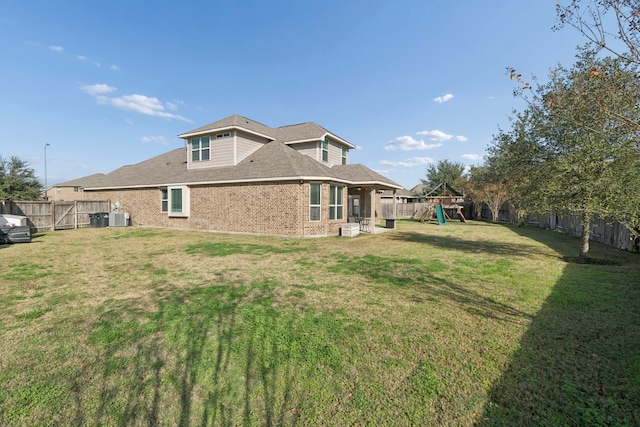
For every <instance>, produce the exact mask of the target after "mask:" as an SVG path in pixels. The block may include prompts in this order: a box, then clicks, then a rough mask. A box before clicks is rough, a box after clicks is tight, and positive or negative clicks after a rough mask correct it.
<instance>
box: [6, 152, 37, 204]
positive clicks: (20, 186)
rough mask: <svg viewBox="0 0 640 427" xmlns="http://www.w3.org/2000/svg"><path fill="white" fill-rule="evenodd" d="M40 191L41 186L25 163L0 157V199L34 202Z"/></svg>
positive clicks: (13, 157) (15, 158) (16, 158)
mask: <svg viewBox="0 0 640 427" xmlns="http://www.w3.org/2000/svg"><path fill="white" fill-rule="evenodd" d="M42 191H43V188H42V184H41V183H40V181H39V180H38V178H37V177H36V175H35V172H34V170H33V169H32V168H30V167H29V166H28V164H27V163H26V162H24V161H22V160H20V159H19V158H18V157H16V156H12V157H11V158H10V159H9V160H6V159H4V158H3V157H2V155H0V199H13V200H35V199H37V198H38V197H40V196H41V195H42Z"/></svg>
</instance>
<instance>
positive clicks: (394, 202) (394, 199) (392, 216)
mask: <svg viewBox="0 0 640 427" xmlns="http://www.w3.org/2000/svg"><path fill="white" fill-rule="evenodd" d="M397 192H398V190H396V189H395V188H394V189H393V214H391V219H396V214H397V213H398V210H397V209H398V208H397V207H396V196H397ZM394 223H395V221H394Z"/></svg>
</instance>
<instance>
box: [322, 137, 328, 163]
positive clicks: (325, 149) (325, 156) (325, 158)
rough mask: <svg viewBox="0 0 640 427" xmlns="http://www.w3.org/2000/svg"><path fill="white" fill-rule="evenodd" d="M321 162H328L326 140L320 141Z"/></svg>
mask: <svg viewBox="0 0 640 427" xmlns="http://www.w3.org/2000/svg"><path fill="white" fill-rule="evenodd" d="M322 161H323V162H328V161H329V141H327V140H326V139H325V140H323V141H322Z"/></svg>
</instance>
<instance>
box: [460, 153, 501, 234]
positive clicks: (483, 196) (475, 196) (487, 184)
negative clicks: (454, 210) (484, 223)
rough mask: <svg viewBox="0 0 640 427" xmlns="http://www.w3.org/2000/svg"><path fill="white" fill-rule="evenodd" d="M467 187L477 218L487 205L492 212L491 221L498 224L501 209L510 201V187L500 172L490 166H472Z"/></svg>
mask: <svg viewBox="0 0 640 427" xmlns="http://www.w3.org/2000/svg"><path fill="white" fill-rule="evenodd" d="M466 185H467V194H468V195H469V197H470V198H471V200H472V201H473V203H474V205H475V207H476V214H477V216H478V217H480V211H479V210H480V209H481V207H482V204H483V203H486V204H487V206H489V209H490V210H491V220H492V221H494V222H497V221H498V214H499V213H500V208H501V207H502V206H503V205H504V204H505V203H506V202H507V201H508V200H509V191H508V187H507V185H506V183H505V182H504V180H503V179H502V176H501V173H500V171H499V170H498V169H495V168H492V167H490V166H488V165H482V166H472V167H471V172H470V173H469V178H468V181H467V184H466Z"/></svg>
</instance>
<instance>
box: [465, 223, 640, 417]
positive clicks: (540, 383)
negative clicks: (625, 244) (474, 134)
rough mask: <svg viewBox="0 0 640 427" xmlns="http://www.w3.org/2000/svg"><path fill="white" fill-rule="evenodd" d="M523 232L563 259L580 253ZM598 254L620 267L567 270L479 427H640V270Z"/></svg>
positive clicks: (610, 253) (622, 258)
mask: <svg viewBox="0 0 640 427" xmlns="http://www.w3.org/2000/svg"><path fill="white" fill-rule="evenodd" d="M519 232H520V233H521V234H522V235H523V236H526V237H532V238H537V239H539V240H540V241H541V242H543V243H545V244H546V245H548V246H550V247H551V248H552V249H554V250H555V251H557V252H558V253H560V254H562V255H563V256H565V257H570V254H571V253H572V252H573V250H575V249H577V245H576V244H575V239H573V238H571V237H569V236H564V235H558V234H557V233H551V232H548V233H542V234H541V233H539V232H538V231H532V230H526V229H524V230H520V231H519ZM594 255H595V256H597V257H599V258H614V259H615V260H616V263H617V264H618V265H607V266H602V265H584V264H578V263H567V264H566V266H565V269H564V271H563V275H562V277H561V278H560V280H559V281H558V282H557V284H556V285H555V287H554V289H553V291H552V292H551V294H550V295H549V297H548V298H547V299H546V301H545V302H544V305H543V306H542V308H541V310H540V311H539V312H538V313H537V315H536V317H535V319H534V320H533V322H532V323H531V325H530V327H529V328H528V330H527V332H526V333H525V334H524V336H523V337H522V340H521V342H520V346H519V349H518V351H517V352H516V353H515V354H514V355H513V358H512V360H511V362H510V364H509V367H508V369H507V370H506V372H504V374H503V375H502V377H501V378H500V379H499V380H498V381H497V382H496V383H495V384H494V385H493V387H492V389H491V391H490V395H489V402H488V403H487V405H486V406H485V408H484V411H483V413H482V414H478V416H479V418H478V420H477V422H476V425H478V426H504V425H532V426H544V425H553V426H555V425H567V426H596V425H597V426H604V425H618V426H624V425H640V269H639V268H638V267H639V265H640V263H639V262H638V258H637V255H636V256H635V258H634V255H633V254H627V253H621V252H620V251H616V250H614V249H611V248H605V247H601V246H598V245H594Z"/></svg>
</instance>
